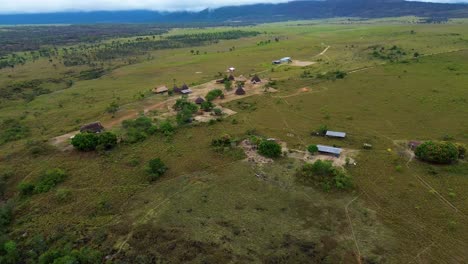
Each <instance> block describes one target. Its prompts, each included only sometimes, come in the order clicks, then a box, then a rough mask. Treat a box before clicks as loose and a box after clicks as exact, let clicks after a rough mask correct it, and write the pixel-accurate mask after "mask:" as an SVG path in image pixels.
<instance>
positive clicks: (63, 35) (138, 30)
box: [0, 24, 168, 56]
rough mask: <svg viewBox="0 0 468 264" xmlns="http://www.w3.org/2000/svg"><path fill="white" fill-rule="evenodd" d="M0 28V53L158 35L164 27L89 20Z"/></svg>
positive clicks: (164, 30) (163, 30) (0, 54)
mask: <svg viewBox="0 0 468 264" xmlns="http://www.w3.org/2000/svg"><path fill="white" fill-rule="evenodd" d="M3 29H4V30H2V31H0V56H4V55H6V54H9V53H13V52H19V51H35V50H40V49H41V48H43V47H44V46H64V45H75V44H79V43H83V42H85V43H90V42H98V41H100V40H105V39H110V38H125V37H132V36H139V35H140V36H148V35H161V34H164V33H167V32H168V29H167V27H162V26H157V25H151V24H120V25H115V24H92V25H91V24H90V25H70V26H14V27H4V28H3Z"/></svg>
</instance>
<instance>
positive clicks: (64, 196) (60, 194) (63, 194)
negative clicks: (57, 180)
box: [55, 189, 71, 202]
mask: <svg viewBox="0 0 468 264" xmlns="http://www.w3.org/2000/svg"><path fill="white" fill-rule="evenodd" d="M70 196H71V191H70V190H69V189H58V190H57V191H56V192H55V198H57V200H58V201H59V202H65V201H66V200H68V199H70Z"/></svg>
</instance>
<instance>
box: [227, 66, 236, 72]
mask: <svg viewBox="0 0 468 264" xmlns="http://www.w3.org/2000/svg"><path fill="white" fill-rule="evenodd" d="M235 70H236V68H234V67H230V68H229V69H228V72H234V71H235Z"/></svg>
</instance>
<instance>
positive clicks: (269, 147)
mask: <svg viewBox="0 0 468 264" xmlns="http://www.w3.org/2000/svg"><path fill="white" fill-rule="evenodd" d="M258 153H260V155H262V156H265V157H267V158H278V157H280V156H281V154H282V152H281V146H280V144H278V143H276V142H275V141H274V140H262V141H261V142H260V144H258Z"/></svg>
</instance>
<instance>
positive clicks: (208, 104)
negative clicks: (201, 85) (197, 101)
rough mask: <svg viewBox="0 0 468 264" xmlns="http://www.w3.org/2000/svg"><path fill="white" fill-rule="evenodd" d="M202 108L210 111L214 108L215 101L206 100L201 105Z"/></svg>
mask: <svg viewBox="0 0 468 264" xmlns="http://www.w3.org/2000/svg"><path fill="white" fill-rule="evenodd" d="M200 108H201V109H202V110H203V111H205V112H209V111H211V109H213V103H212V102H210V101H205V102H203V103H202V104H201V105H200Z"/></svg>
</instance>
